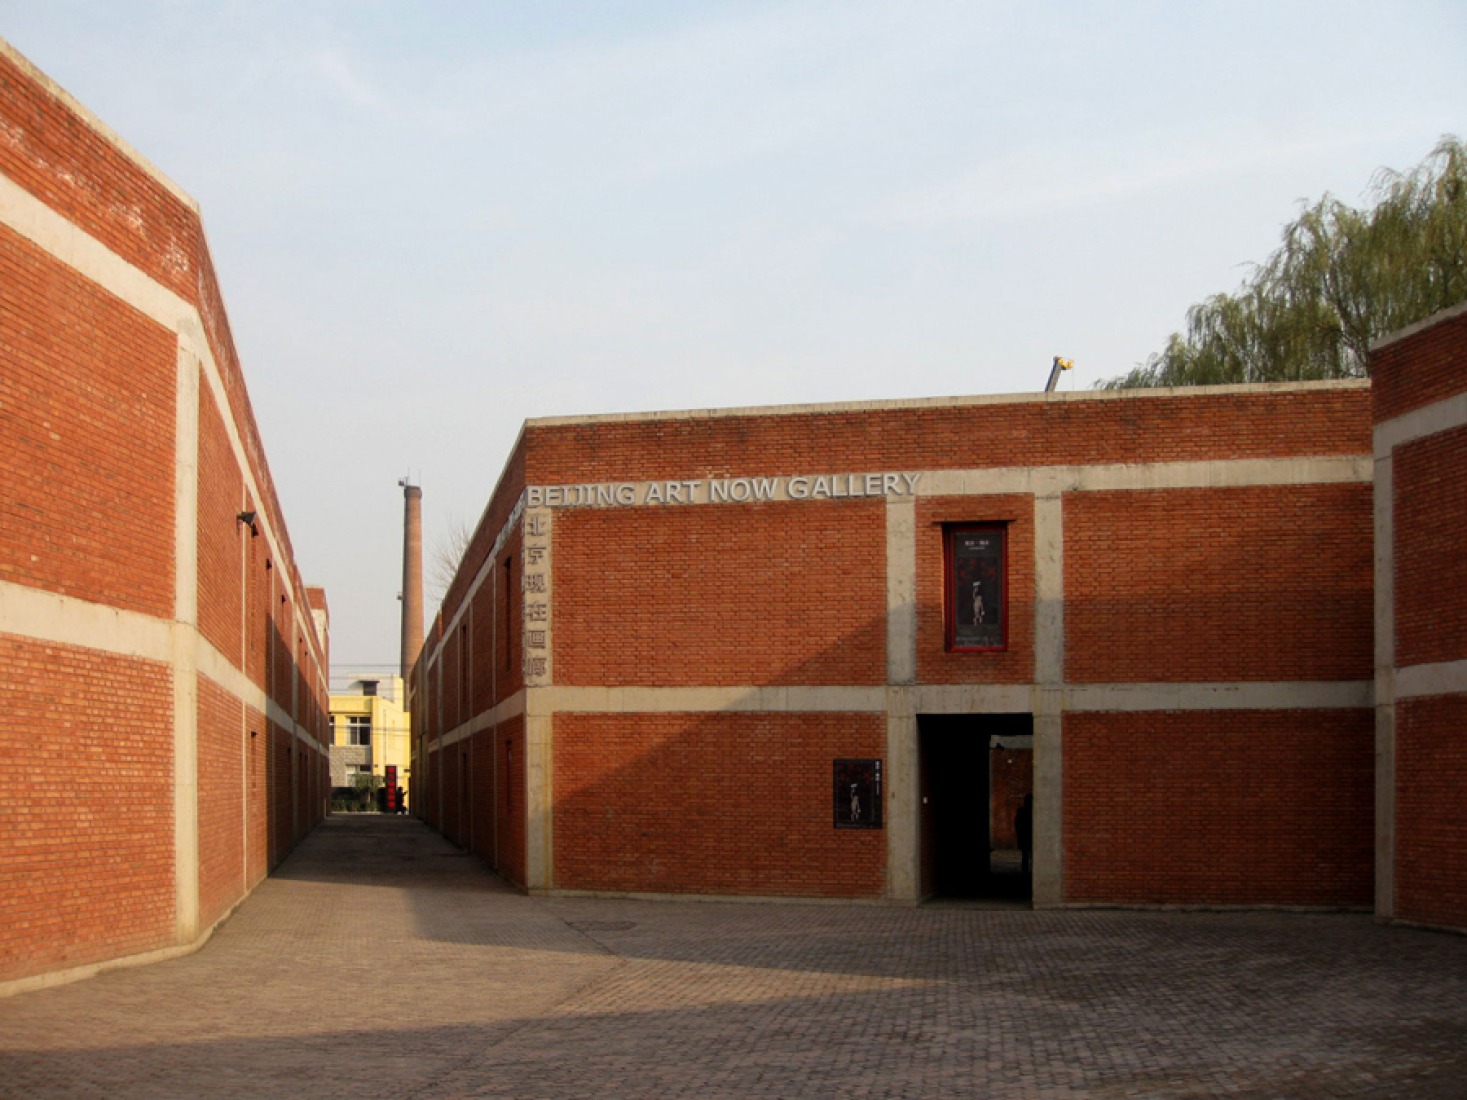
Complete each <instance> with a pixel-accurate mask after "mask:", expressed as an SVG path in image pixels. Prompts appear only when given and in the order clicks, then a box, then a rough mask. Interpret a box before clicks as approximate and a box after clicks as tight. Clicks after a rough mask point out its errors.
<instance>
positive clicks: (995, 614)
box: [947, 527, 1007, 649]
mask: <svg viewBox="0 0 1467 1100" xmlns="http://www.w3.org/2000/svg"><path fill="white" fill-rule="evenodd" d="M1006 533H1007V532H1006V531H1005V529H1004V528H1002V527H954V528H952V529H951V530H950V531H949V532H948V539H949V542H948V585H947V588H948V597H947V599H948V606H947V624H948V644H949V646H950V647H951V648H952V649H1002V648H1003V647H1004V646H1005V645H1006V644H1007V634H1006V624H1005V622H1004V620H1005V618H1006V615H1005V613H1006V611H1007V608H1006V606H1005V604H1006V602H1007V592H1006V588H1007V586H1006V584H1005V576H1004V569H1005V561H1004V549H1005V547H1004V542H1005V538H1004V536H1005V535H1006Z"/></svg>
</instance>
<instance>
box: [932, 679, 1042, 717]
mask: <svg viewBox="0 0 1467 1100" xmlns="http://www.w3.org/2000/svg"><path fill="white" fill-rule="evenodd" d="M1033 709H1034V685H1033V684H918V685H917V686H916V687H914V688H913V689H912V711H913V713H915V714H1028V713H1029V712H1031V711H1032V710H1033Z"/></svg>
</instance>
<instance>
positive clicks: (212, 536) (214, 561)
mask: <svg viewBox="0 0 1467 1100" xmlns="http://www.w3.org/2000/svg"><path fill="white" fill-rule="evenodd" d="M198 494H199V517H198V523H197V525H196V526H197V531H196V538H197V539H198V548H199V582H198V601H199V632H200V633H201V634H203V635H204V637H205V638H207V639H208V640H209V644H210V645H212V646H213V647H214V648H215V649H217V650H218V651H219V652H220V653H222V654H223V655H224V656H225V657H226V658H227V659H228V660H229V661H230V663H231V664H234V665H236V666H239V665H242V664H243V660H244V659H243V655H242V653H241V646H242V645H243V641H244V632H243V631H242V630H241V629H240V611H241V600H242V599H243V595H242V592H241V589H242V587H243V577H242V576H241V568H240V562H241V560H242V554H243V553H244V548H243V547H242V546H241V543H242V542H243V541H245V540H248V541H251V542H258V541H259V540H258V539H257V538H252V537H251V535H250V528H248V527H247V526H245V525H244V524H243V523H240V522H239V521H238V520H237V518H236V517H237V516H238V515H239V514H240V512H242V511H243V510H244V508H243V501H244V478H243V477H242V476H241V474H240V470H239V466H238V465H237V464H236V462H235V459H234V453H233V450H232V449H231V448H230V445H229V436H228V435H227V434H226V433H225V428H224V419H223V417H221V416H220V415H219V410H218V407H217V406H216V405H215V404H214V402H213V400H212V399H211V398H210V397H209V395H208V394H207V393H200V395H199V468H198Z"/></svg>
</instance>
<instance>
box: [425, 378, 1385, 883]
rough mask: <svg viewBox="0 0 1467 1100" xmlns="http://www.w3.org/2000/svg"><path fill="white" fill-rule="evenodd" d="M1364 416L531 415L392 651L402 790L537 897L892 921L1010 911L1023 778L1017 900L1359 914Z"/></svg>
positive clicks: (1365, 649)
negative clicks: (890, 910)
mask: <svg viewBox="0 0 1467 1100" xmlns="http://www.w3.org/2000/svg"><path fill="white" fill-rule="evenodd" d="M1370 409H1371V394H1370V389H1369V386H1368V385H1367V384H1366V383H1363V382H1359V383H1327V384H1309V385H1281V386H1249V387H1237V388H1225V387H1212V388H1206V389H1198V390H1172V391H1132V392H1125V393H1115V392H1088V393H1067V394H1035V395H1029V396H1016V397H977V398H964V399H953V400H921V401H896V402H885V403H874V404H861V405H826V406H817V407H796V408H770V409H735V410H723V411H716V412H706V411H705V412H693V413H667V414H647V415H628V416H590V417H580V418H570V419H554V420H535V421H530V422H528V423H527V424H526V425H525V427H524V430H523V432H522V434H521V437H520V439H519V440H518V442H517V445H516V447H515V449H514V451H513V454H512V456H511V458H510V460H509V463H508V466H507V468H506V469H505V471H504V473H503V475H502V476H501V478H500V481H499V484H498V486H497V488H496V489H495V491H494V494H493V496H492V497H491V498H490V500H489V503H488V506H487V508H486V510H485V512H484V516H483V518H482V520H481V522H480V524H479V527H478V530H477V532H476V535H475V537H474V539H473V542H472V546H471V548H470V550H469V552H468V553H467V555H466V556H465V558H464V561H463V563H462V567H461V569H460V571H459V574H458V577H457V579H456V580H455V582H454V583H453V585H452V586H451V587H450V589H449V591H448V593H447V596H446V598H445V601H444V605H443V608H442V610H441V612H440V615H439V617H438V619H437V620H436V622H435V623H434V624H433V625H432V627H431V629H430V630H429V632H428V639H427V641H426V644H425V646H424V650H423V655H422V657H421V659H420V661H419V663H418V665H417V667H416V670H415V674H414V678H413V685H412V688H411V689H410V695H411V697H412V700H413V710H414V714H413V731H414V734H413V736H414V752H415V756H414V762H413V769H412V780H413V784H414V798H415V802H414V805H415V806H416V807H417V808H418V812H419V813H421V814H422V815H423V816H424V817H425V818H426V819H427V820H428V821H429V822H430V823H432V824H434V825H436V826H437V827H438V828H440V829H442V830H443V831H444V832H445V833H446V834H447V835H448V836H449V837H450V838H451V839H453V840H454V841H456V842H458V843H460V844H462V845H464V846H466V847H469V848H470V849H472V850H474V851H476V852H480V853H482V854H483V855H484V856H485V858H486V859H488V860H489V861H490V862H491V863H492V864H493V865H494V866H496V867H497V868H499V869H500V870H501V871H502V872H503V873H504V874H505V875H506V876H507V877H509V878H510V879H512V880H513V881H515V882H517V883H519V884H521V885H523V886H524V887H525V888H527V889H528V890H530V891H533V892H579V891H589V892H597V893H631V894H644V895H662V894H689V893H697V894H711V895H741V896H790V895H794V896H811V897H826V898H847V899H869V900H877V899H884V900H889V901H899V902H911V901H915V900H918V899H920V898H922V897H926V896H931V895H934V894H937V895H944V894H955V895H973V894H979V895H981V894H985V893H1006V892H1010V891H1011V890H1012V887H1013V883H1012V881H1011V880H1005V879H1004V877H1003V875H1002V874H1001V873H1000V868H999V867H998V865H997V863H995V862H994V852H993V849H997V848H1001V847H1005V846H1008V845H1013V844H1014V843H1015V840H1014V836H1015V834H1014V832H1013V830H1012V829H1011V828H1009V825H1010V819H1009V814H1010V813H1011V812H1012V810H1011V809H1010V807H1012V806H1013V805H1015V800H1016V799H1019V798H1020V797H1021V795H1020V792H1018V791H1017V790H1016V789H1014V785H1015V784H1016V783H1023V782H1025V781H1026V780H1027V779H1028V777H1029V776H1032V794H1033V796H1034V799H1033V801H1034V805H1033V817H1032V821H1033V826H1032V832H1033V849H1034V851H1033V879H1032V896H1033V899H1034V901H1035V903H1036V904H1038V905H1063V904H1184V905H1315V906H1352V907H1368V906H1369V905H1370V904H1371V898H1372V848H1373V824H1372V819H1373V798H1374V794H1373V789H1374V788H1373V776H1374V765H1373V723H1374V717H1373V712H1372V689H1371V677H1372V660H1371V650H1372V626H1373V615H1372V606H1373V603H1372V601H1373V597H1372V587H1373V570H1372V543H1371V509H1372V484H1371V478H1372V463H1371V444H1370V428H1371V412H1370ZM1025 753H1031V754H1032V755H1031V756H1030V757H1029V759H1028V760H1024V759H1023V754H1025ZM1016 777H1017V778H1016ZM998 806H1001V807H1003V808H1001V809H995V807H998ZM1026 885H1027V884H1026Z"/></svg>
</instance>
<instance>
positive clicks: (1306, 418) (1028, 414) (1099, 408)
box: [525, 388, 1370, 485]
mask: <svg viewBox="0 0 1467 1100" xmlns="http://www.w3.org/2000/svg"><path fill="white" fill-rule="evenodd" d="M1001 400H1002V399H994V402H993V403H991V404H980V405H976V406H975V405H963V404H954V405H930V406H926V407H920V408H899V409H878V410H857V409H853V410H850V411H844V410H839V411H833V412H824V413H818V414H817V413H811V414H783V415H770V414H769V413H768V412H763V411H754V412H751V413H750V415H748V416H717V417H702V416H697V415H691V416H686V417H681V418H676V419H673V418H668V419H663V420H655V419H649V420H607V421H592V422H586V423H576V424H572V425H568V426H565V427H549V426H546V427H540V426H538V423H537V422H533V421H532V422H531V423H530V424H529V425H528V426H527V428H526V447H527V454H526V459H525V470H526V474H525V480H526V481H528V482H529V483H531V484H541V485H558V484H576V483H580V482H594V481H619V480H625V479H626V478H628V477H634V478H639V479H646V480H654V479H672V478H700V477H727V476H732V475H735V474H736V475H738V476H743V477H759V476H776V475H781V474H790V473H818V472H830V473H840V472H847V471H864V470H940V469H965V468H977V467H998V466H1002V467H1021V466H1050V465H1055V464H1059V463H1078V464H1086V465H1090V464H1102V463H1143V462H1181V461H1209V460H1213V459H1216V458H1219V457H1230V458H1250V457H1257V458H1273V457H1288V456H1294V455H1301V456H1302V455H1343V454H1366V453H1369V450H1370V423H1369V409H1370V394H1369V391H1367V390H1364V389H1359V388H1342V389H1338V390H1334V391H1331V392H1321V391H1319V390H1317V389H1316V390H1314V391H1312V392H1310V391H1299V392H1295V393H1279V392H1271V391H1268V390H1265V389H1262V388H1260V389H1258V390H1256V391H1253V392H1241V393H1240V392H1230V393H1227V394H1220V393H1208V392H1206V391H1205V390H1199V391H1198V392H1197V393H1196V395H1195V396H1174V395H1163V394H1160V393H1149V394H1148V393H1142V394H1136V393H1134V392H1132V393H1128V394H1121V393H1117V394H1116V395H1115V396H1114V398H1107V397H1103V396H1101V395H1096V394H1088V395H1085V399H1084V400H1079V401H1065V400H1056V401H1044V400H1035V401H1027V402H1025V401H1019V402H1013V403H1008V404H1004V403H1000V401H1001ZM1058 440H1063V443H1062V445H1057V441H1058Z"/></svg>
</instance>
